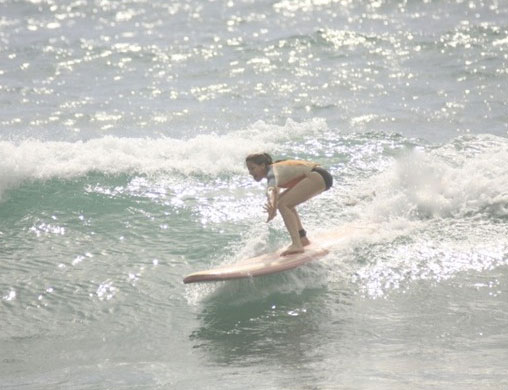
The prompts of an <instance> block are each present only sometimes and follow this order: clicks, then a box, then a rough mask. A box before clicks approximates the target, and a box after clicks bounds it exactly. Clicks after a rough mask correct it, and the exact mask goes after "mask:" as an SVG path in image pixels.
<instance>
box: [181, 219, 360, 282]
mask: <svg viewBox="0 0 508 390" xmlns="http://www.w3.org/2000/svg"><path fill="white" fill-rule="evenodd" d="M355 230H357V228H351V227H350V228H344V229H340V230H335V231H331V232H325V233H321V234H318V235H316V237H315V238H314V239H313V240H312V242H311V244H310V245H308V246H306V247H305V251H304V252H303V253H294V254H291V255H288V256H281V255H280V254H281V252H282V250H278V251H276V252H273V253H265V254H262V255H259V256H256V257H252V258H249V259H244V260H240V261H238V262H236V263H232V264H228V265H223V266H220V267H217V268H212V269H208V270H204V271H199V272H195V273H192V274H190V275H187V276H185V277H184V279H183V282H184V283H186V284H187V283H197V282H211V281H224V280H232V279H242V278H252V277H256V276H263V275H269V274H274V273H277V272H283V271H287V270H290V269H293V268H296V267H299V266H301V265H303V264H305V263H308V262H310V261H313V260H317V259H319V258H322V257H324V256H326V255H327V254H328V253H329V252H330V248H331V247H332V246H333V245H336V244H338V243H340V242H341V241H343V240H345V239H347V238H351V236H352V234H353V233H354V231H355Z"/></svg>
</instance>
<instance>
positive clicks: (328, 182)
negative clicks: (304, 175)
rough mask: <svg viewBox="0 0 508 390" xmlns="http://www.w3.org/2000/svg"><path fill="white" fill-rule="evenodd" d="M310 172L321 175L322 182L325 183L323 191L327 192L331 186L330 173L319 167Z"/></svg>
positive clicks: (331, 178)
mask: <svg viewBox="0 0 508 390" xmlns="http://www.w3.org/2000/svg"><path fill="white" fill-rule="evenodd" d="M312 172H317V173H319V174H320V175H321V177H322V178H323V180H324V181H325V187H326V188H325V191H328V190H329V189H330V188H331V187H332V185H333V177H332V175H330V172H328V171H327V170H326V169H323V168H321V167H316V168H313V169H312Z"/></svg>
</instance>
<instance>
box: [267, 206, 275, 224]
mask: <svg viewBox="0 0 508 390" xmlns="http://www.w3.org/2000/svg"><path fill="white" fill-rule="evenodd" d="M265 211H266V212H267V213H268V218H267V220H266V222H267V223H268V222H270V221H271V220H272V219H274V218H275V216H276V215H277V209H276V208H275V207H273V205H272V204H271V203H267V204H266V205H265Z"/></svg>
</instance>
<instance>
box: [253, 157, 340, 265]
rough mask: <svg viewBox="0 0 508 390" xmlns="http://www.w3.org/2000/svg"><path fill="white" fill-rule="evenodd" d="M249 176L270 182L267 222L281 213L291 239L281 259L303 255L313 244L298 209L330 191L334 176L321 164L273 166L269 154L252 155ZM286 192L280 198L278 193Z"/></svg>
mask: <svg viewBox="0 0 508 390" xmlns="http://www.w3.org/2000/svg"><path fill="white" fill-rule="evenodd" d="M245 163H246V165H247V169H248V170H249V174H250V175H251V176H252V177H253V178H254V180H256V181H261V180H263V179H264V178H266V179H267V198H268V202H267V203H266V205H265V211H266V212H267V213H268V218H267V220H266V222H270V221H271V220H272V219H273V218H275V216H276V215H277V210H279V212H280V215H281V216H282V219H283V220H284V224H285V225H286V229H287V230H288V232H289V235H290V237H291V241H292V242H291V245H289V246H288V247H287V248H286V249H285V250H284V251H283V252H282V253H281V256H287V255H290V254H293V253H302V252H303V251H304V248H303V247H304V246H307V245H309V244H310V241H309V239H308V238H307V233H306V231H305V229H304V228H303V226H302V222H301V221H300V217H299V215H298V212H297V211H296V209H295V207H296V206H298V205H299V204H301V203H303V202H305V201H307V200H309V199H310V198H313V197H314V196H316V195H318V194H320V193H321V192H323V191H326V190H328V189H330V187H331V186H332V184H333V178H332V175H331V174H330V173H329V172H328V171H326V170H325V169H323V168H321V167H319V164H317V163H314V162H310V161H303V160H282V161H276V162H272V157H271V156H270V155H269V154H268V153H255V154H250V155H248V156H247V158H246V159H245ZM281 188H284V189H285V190H284V191H283V192H282V193H280V194H279V190H280V189H281Z"/></svg>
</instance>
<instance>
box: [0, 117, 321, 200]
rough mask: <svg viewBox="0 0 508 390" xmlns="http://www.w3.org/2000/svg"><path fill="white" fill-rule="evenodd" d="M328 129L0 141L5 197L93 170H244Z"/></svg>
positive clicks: (311, 125)
mask: <svg viewBox="0 0 508 390" xmlns="http://www.w3.org/2000/svg"><path fill="white" fill-rule="evenodd" d="M323 128H326V124H325V122H324V121H322V120H313V121H308V122H303V123H296V122H293V121H291V120H288V122H287V123H286V124H285V125H284V126H276V125H270V124H266V123H264V122H257V123H255V124H254V125H252V126H251V127H249V128H247V129H243V130H238V131H233V132H229V133H228V134H225V135H216V134H204V135H198V136H196V137H193V138H189V139H185V140H182V139H174V138H158V139H151V138H119V137H112V136H106V137H103V138H97V139H92V140H89V141H85V142H82V141H79V142H74V143H71V142H45V141H40V140H25V141H22V142H21V143H17V144H14V143H12V142H7V141H0V199H1V197H2V194H3V193H4V192H5V190H7V189H9V188H13V187H15V186H18V185H19V184H21V183H22V182H24V181H27V180H47V179H52V178H64V179H66V178H73V177H79V176H83V175H86V174H87V173H89V172H94V171H97V172H102V173H106V174H120V173H140V174H154V173H158V172H173V171H176V172H179V173H182V174H187V175H188V174H206V175H218V174H221V173H225V172H241V171H244V170H245V167H244V159H245V156H246V155H247V154H249V153H252V152H254V151H267V152H274V151H276V150H277V148H278V146H277V145H278V144H280V143H281V142H283V141H285V140H288V139H290V138H292V137H295V136H296V137H298V136H302V135H312V134H313V133H314V132H315V131H318V130H322V129H323Z"/></svg>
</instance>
